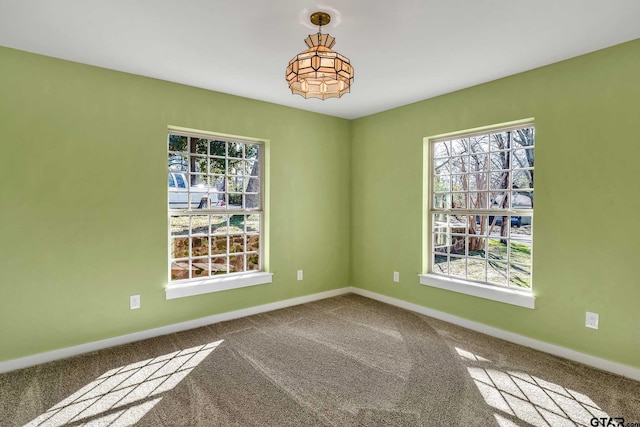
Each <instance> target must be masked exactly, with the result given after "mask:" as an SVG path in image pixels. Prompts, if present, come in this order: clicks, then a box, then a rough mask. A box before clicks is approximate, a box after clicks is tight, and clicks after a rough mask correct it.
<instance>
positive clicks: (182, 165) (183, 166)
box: [168, 153, 189, 172]
mask: <svg viewBox="0 0 640 427" xmlns="http://www.w3.org/2000/svg"><path fill="white" fill-rule="evenodd" d="M188 159H189V157H188V156H187V155H186V154H171V153H169V160H168V164H169V171H170V172H186V171H187V170H188V169H189V160H188Z"/></svg>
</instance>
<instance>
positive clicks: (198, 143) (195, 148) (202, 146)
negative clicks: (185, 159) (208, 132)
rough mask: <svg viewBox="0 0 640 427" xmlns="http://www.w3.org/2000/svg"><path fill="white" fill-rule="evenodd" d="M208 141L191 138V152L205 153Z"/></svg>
mask: <svg viewBox="0 0 640 427" xmlns="http://www.w3.org/2000/svg"><path fill="white" fill-rule="evenodd" d="M208 145H209V141H207V140H206V139H203V138H191V153H193V154H202V155H204V156H206V155H207V148H208Z"/></svg>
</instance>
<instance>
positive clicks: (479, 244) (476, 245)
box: [468, 236, 487, 258]
mask: <svg viewBox="0 0 640 427" xmlns="http://www.w3.org/2000/svg"><path fill="white" fill-rule="evenodd" d="M468 244H469V256H471V257H475V258H485V256H486V253H485V251H486V246H487V239H486V238H485V237H477V236H469V237H468Z"/></svg>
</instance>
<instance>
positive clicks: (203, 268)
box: [191, 258, 209, 279]
mask: <svg viewBox="0 0 640 427" xmlns="http://www.w3.org/2000/svg"><path fill="white" fill-rule="evenodd" d="M208 275H209V260H208V259H206V258H205V259H194V260H192V261H191V278H192V279H195V278H198V277H206V276H208Z"/></svg>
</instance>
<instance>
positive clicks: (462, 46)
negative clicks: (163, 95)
mask: <svg viewBox="0 0 640 427" xmlns="http://www.w3.org/2000/svg"><path fill="white" fill-rule="evenodd" d="M318 10H320V11H326V12H329V13H330V14H331V15H332V18H333V20H332V22H331V24H329V25H328V26H327V27H325V28H324V29H323V32H328V33H330V34H331V35H333V36H334V37H335V38H336V45H335V47H334V50H336V51H338V52H340V53H341V54H343V55H345V56H347V57H348V58H350V59H351V63H352V65H353V66H354V68H355V83H354V85H353V87H352V90H351V93H349V94H346V95H344V96H343V97H342V98H340V99H328V100H325V101H321V100H318V99H307V100H305V99H303V98H302V97H300V96H298V95H292V94H291V92H290V91H289V89H288V88H287V85H286V82H285V78H284V70H285V67H286V65H287V63H288V62H289V60H290V59H291V58H292V57H293V56H295V55H296V54H297V53H299V52H301V51H302V50H304V49H305V48H306V46H305V44H304V42H303V40H304V38H305V37H306V36H307V35H308V34H312V33H315V32H316V31H317V27H313V26H311V24H310V23H309V21H308V17H309V15H310V14H311V13H312V12H315V11H318ZM638 18H640V1H638V0H437V1H436V0H400V1H396V2H390V1H371V0H343V1H337V0H328V1H327V2H317V1H313V0H271V1H266V0H244V1H241V0H181V1H179V0H0V45H3V46H7V47H12V48H16V49H21V50H25V51H29V52H35V53H39V54H43V55H48V56H53V57H57V58H63V59H67V60H71V61H76V62H81V63H85V64H91V65H96V66H99V67H105V68H110V69H113V70H119V71H125V72H128V73H133V74H139V75H143V76H149V77H154V78H158V79H162V80H168V81H172V82H177V83H182V84H186V85H190V86H196V87H201V88H205V89H211V90H215V91H219V92H225V93H230V94H234V95H239V96H245V97H249V98H254V99H259V100H263V101H268V102H273V103H276V104H281V105H287V106H290V107H295V108H301V109H304V110H309V111H314V112H318V113H324V114H329V115H332V116H338V117H344V118H348V119H352V118H357V117H361V116H365V115H368V114H372V113H376V112H379V111H383V110H387V109H390V108H393V107H397V106H400V105H404V104H408V103H411V102H415V101H418V100H421V99H425V98H430V97H433V96H437V95H441V94H444V93H448V92H452V91H455V90H458V89H462V88H465V87H469V86H473V85H476V84H479V83H483V82H487V81H490V80H495V79H497V78H500V77H504V76H507V75H511V74H515V73H518V72H522V71H526V70H530V69H532V68H536V67H540V66H542V65H546V64H550V63H553V62H557V61H560V60H563V59H567V58H571V57H574V56H577V55H581V54H584V53H587V52H591V51H594V50H597V49H601V48H604V47H607V46H612V45H615V44H618V43H622V42H625V41H629V40H633V39H636V38H640V25H638Z"/></svg>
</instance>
